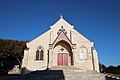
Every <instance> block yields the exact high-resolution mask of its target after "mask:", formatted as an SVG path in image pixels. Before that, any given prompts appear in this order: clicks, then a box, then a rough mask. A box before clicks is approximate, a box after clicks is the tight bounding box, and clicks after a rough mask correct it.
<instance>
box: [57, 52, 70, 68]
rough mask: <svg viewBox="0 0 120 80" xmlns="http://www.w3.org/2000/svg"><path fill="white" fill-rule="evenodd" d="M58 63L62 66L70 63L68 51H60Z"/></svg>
mask: <svg viewBox="0 0 120 80" xmlns="http://www.w3.org/2000/svg"><path fill="white" fill-rule="evenodd" d="M58 65H60V66H64V65H68V54H67V53H58Z"/></svg>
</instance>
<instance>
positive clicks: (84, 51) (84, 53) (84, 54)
mask: <svg viewBox="0 0 120 80" xmlns="http://www.w3.org/2000/svg"><path fill="white" fill-rule="evenodd" d="M80 59H87V49H86V48H85V47H81V48H80Z"/></svg>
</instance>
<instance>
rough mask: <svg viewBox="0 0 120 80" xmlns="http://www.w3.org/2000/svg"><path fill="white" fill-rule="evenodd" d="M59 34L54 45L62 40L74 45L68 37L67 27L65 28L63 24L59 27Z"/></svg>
mask: <svg viewBox="0 0 120 80" xmlns="http://www.w3.org/2000/svg"><path fill="white" fill-rule="evenodd" d="M57 34H58V36H57V37H56V39H55V41H54V42H53V43H52V45H53V46H55V44H56V43H58V42H60V41H66V42H67V43H68V44H70V45H71V47H72V45H73V44H72V42H71V40H70V39H69V38H68V37H67V32H66V30H65V29H63V26H61V29H59V31H58V32H57Z"/></svg>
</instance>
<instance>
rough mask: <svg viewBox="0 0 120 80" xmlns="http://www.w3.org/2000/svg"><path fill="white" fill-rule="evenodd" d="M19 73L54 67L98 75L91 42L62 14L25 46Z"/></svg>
mask: <svg viewBox="0 0 120 80" xmlns="http://www.w3.org/2000/svg"><path fill="white" fill-rule="evenodd" d="M26 45H27V49H25V50H24V57H23V60H22V73H23V74H27V73H29V72H32V71H36V70H46V69H50V68H51V67H54V66H57V67H59V66H63V67H64V66H72V67H77V68H80V69H81V70H83V71H84V70H92V71H96V72H99V62H98V54H97V51H96V49H95V48H94V42H92V41H90V40H88V39H87V38H86V37H84V36H83V35H82V34H80V33H79V32H78V31H76V30H75V29H74V26H73V25H70V24H69V23H68V22H67V21H66V20H65V19H64V18H63V16H62V15H60V18H59V20H58V21H57V22H56V23H55V24H54V25H52V26H50V29H49V30H48V31H46V32H45V33H43V34H42V35H40V36H38V37H37V38H35V39H34V40H32V41H30V42H28V43H26Z"/></svg>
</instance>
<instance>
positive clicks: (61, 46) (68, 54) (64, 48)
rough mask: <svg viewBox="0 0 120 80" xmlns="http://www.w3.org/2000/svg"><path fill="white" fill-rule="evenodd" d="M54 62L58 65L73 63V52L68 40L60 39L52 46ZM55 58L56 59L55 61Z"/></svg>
mask: <svg viewBox="0 0 120 80" xmlns="http://www.w3.org/2000/svg"><path fill="white" fill-rule="evenodd" d="M53 54H55V55H56V56H54V58H55V59H54V61H53V62H54V63H55V64H57V65H58V66H67V65H73V54H72V49H71V46H70V44H69V43H68V42H66V41H64V40H61V41H59V42H57V43H56V44H55V46H54V52H53ZM55 60H56V61H55Z"/></svg>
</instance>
